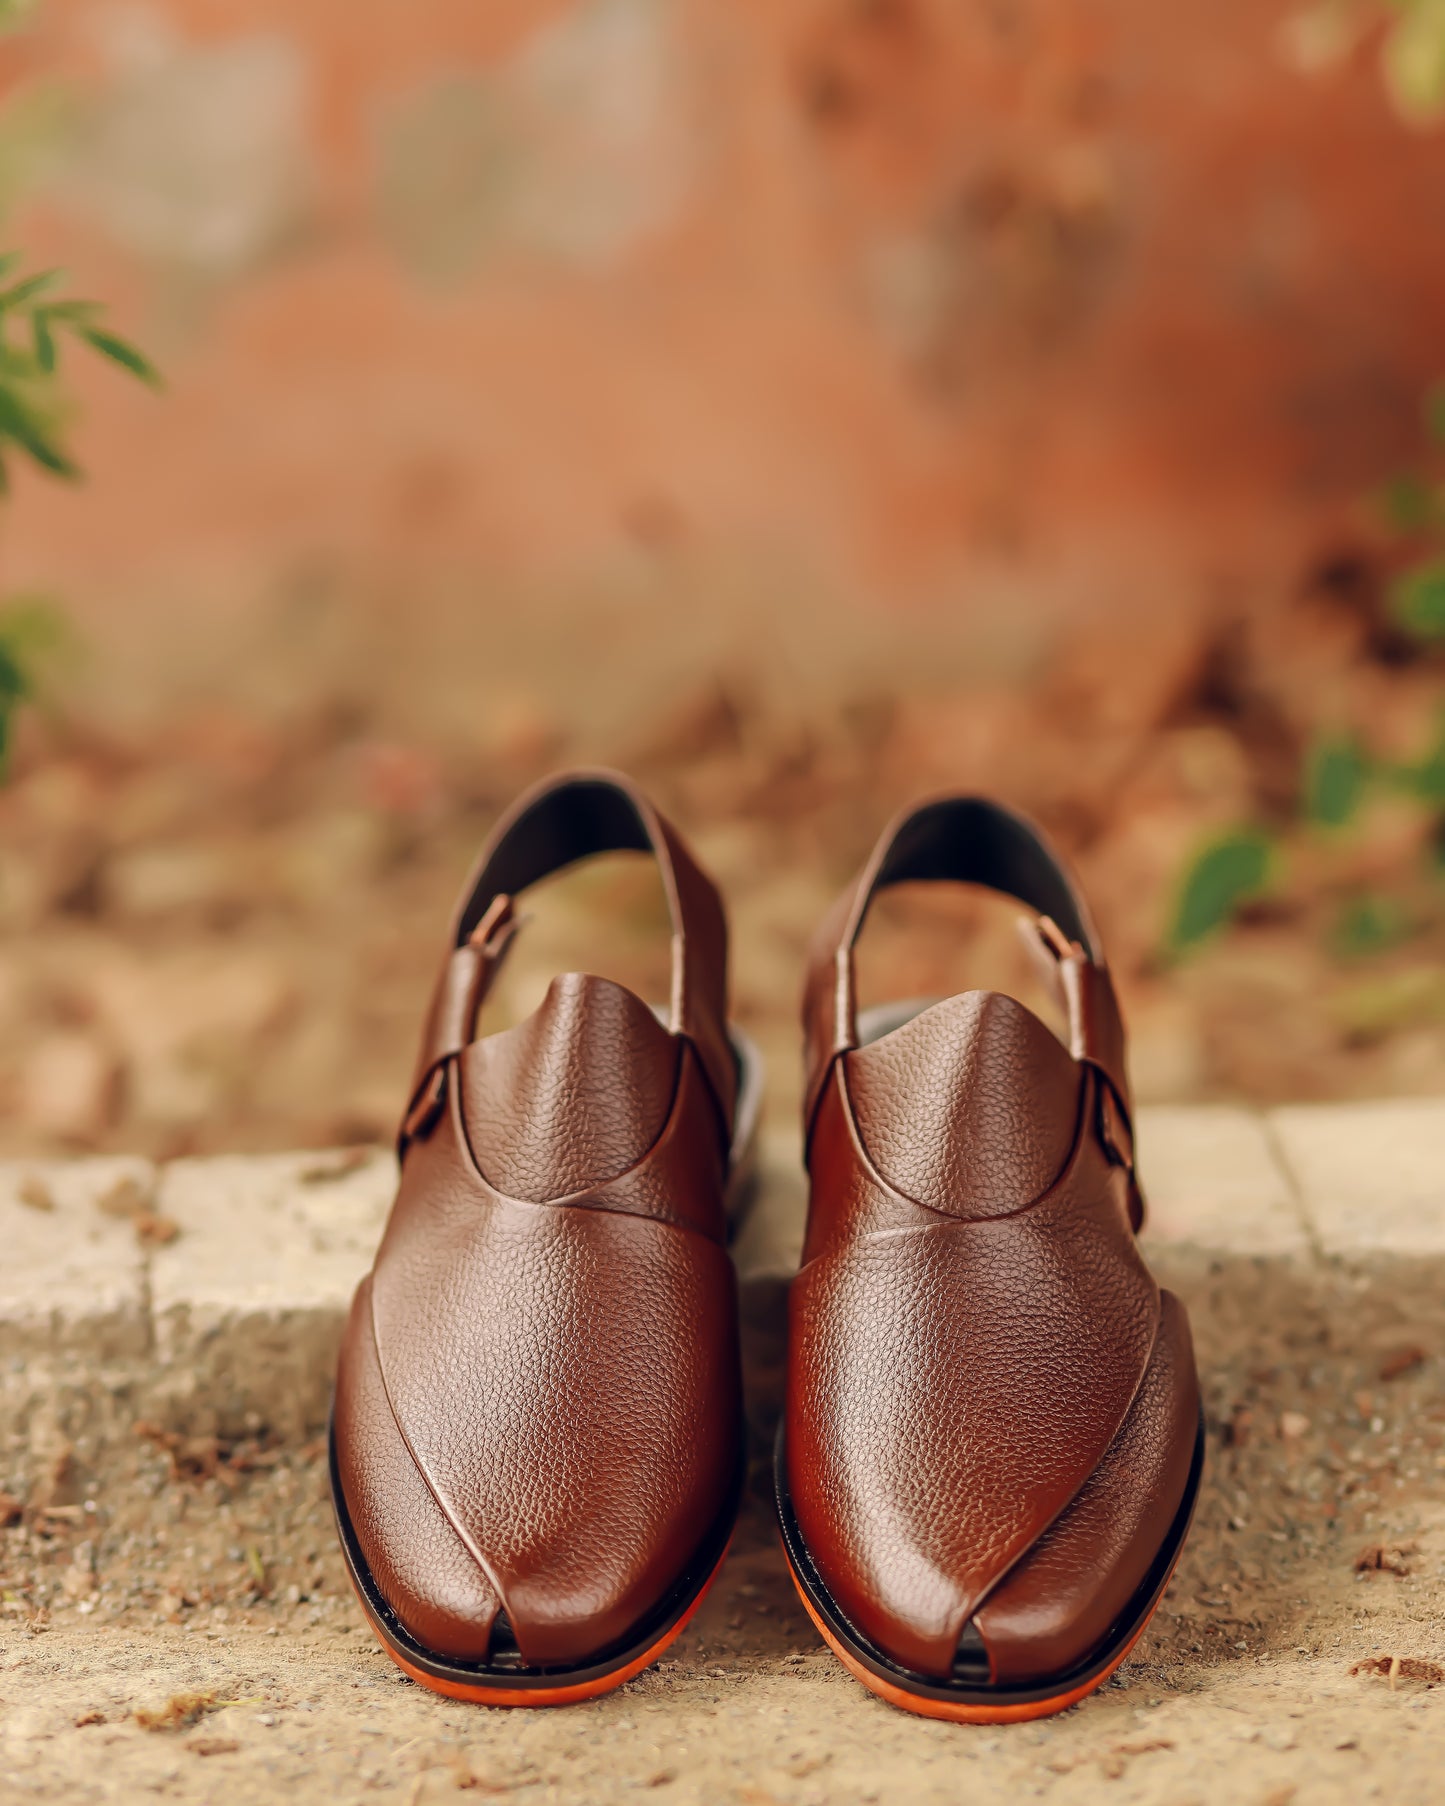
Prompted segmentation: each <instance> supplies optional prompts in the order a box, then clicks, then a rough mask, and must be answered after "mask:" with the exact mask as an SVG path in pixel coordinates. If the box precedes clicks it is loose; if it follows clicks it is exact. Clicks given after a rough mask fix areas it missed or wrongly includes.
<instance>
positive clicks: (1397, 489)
mask: <svg viewBox="0 0 1445 1806" xmlns="http://www.w3.org/2000/svg"><path fill="white" fill-rule="evenodd" d="M1380 512H1381V513H1382V514H1383V515H1384V517H1385V523H1386V525H1387V526H1389V527H1390V528H1391V529H1393V531H1394V532H1396V533H1423V532H1425V531H1426V530H1427V529H1428V528H1430V527H1435V526H1441V525H1445V505H1442V501H1441V497H1440V494H1439V491H1438V490H1437V489H1436V488H1435V487H1434V486H1433V485H1432V484H1430V483H1427V482H1426V481H1425V479H1424V478H1423V477H1422V476H1420V475H1419V474H1418V473H1417V472H1415V471H1413V470H1407V471H1403V472H1402V473H1401V474H1400V475H1399V476H1396V477H1391V478H1390V480H1389V482H1388V483H1386V484H1385V486H1384V488H1383V489H1382V490H1381V491H1380Z"/></svg>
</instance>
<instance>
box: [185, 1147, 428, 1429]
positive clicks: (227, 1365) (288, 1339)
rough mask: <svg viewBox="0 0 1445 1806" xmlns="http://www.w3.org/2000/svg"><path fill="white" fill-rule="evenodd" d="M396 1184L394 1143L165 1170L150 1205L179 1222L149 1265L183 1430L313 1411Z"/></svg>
mask: <svg viewBox="0 0 1445 1806" xmlns="http://www.w3.org/2000/svg"><path fill="white" fill-rule="evenodd" d="M395 1189H396V1162H395V1160H394V1159H393V1158H392V1157H391V1155H389V1154H375V1155H367V1156H365V1157H364V1158H363V1159H360V1160H357V1159H356V1158H355V1157H351V1156H347V1155H345V1154H319V1155H318V1154H280V1155H265V1156H259V1157H253V1158H249V1159H248V1158H245V1157H243V1156H239V1155H236V1156H230V1157H226V1158H221V1159H213V1160H181V1161H177V1162H176V1163H175V1164H174V1165H173V1166H170V1167H167V1168H166V1169H165V1170H164V1172H163V1173H162V1175H161V1181H160V1186H159V1189H158V1192H157V1202H158V1206H159V1210H160V1213H161V1215H162V1216H163V1217H164V1218H166V1219H167V1220H168V1221H170V1222H173V1223H174V1224H175V1225H176V1227H177V1229H178V1231H179V1233H178V1234H177V1236H176V1238H175V1240H174V1241H172V1242H168V1243H166V1244H164V1245H163V1246H161V1247H158V1248H157V1249H156V1251H155V1253H154V1254H153V1255H152V1257H151V1267H150V1308H151V1321H152V1325H153V1331H154V1336H155V1349H156V1356H157V1361H158V1364H159V1366H160V1369H161V1371H162V1372H163V1374H164V1376H165V1384H166V1391H167V1396H166V1399H165V1404H166V1406H167V1407H168V1409H167V1415H168V1416H170V1417H171V1418H173V1419H178V1420H182V1421H184V1422H185V1423H186V1425H187V1427H188V1428H190V1429H192V1430H200V1429H214V1428H215V1427H216V1426H217V1425H218V1424H234V1423H236V1422H242V1423H244V1422H246V1421H247V1420H248V1419H255V1420H263V1421H265V1422H267V1423H268V1424H270V1425H271V1426H272V1427H273V1428H275V1429H281V1430H295V1429H301V1428H305V1427H307V1426H314V1425H316V1424H317V1423H319V1422H320V1421H322V1420H323V1419H324V1418H325V1415H326V1411H327V1405H328V1400H329V1399H330V1396H331V1379H332V1370H333V1368H334V1366H335V1361H336V1347H337V1338H338V1336H339V1334H340V1330H341V1325H342V1322H343V1321H344V1319H345V1316H346V1311H347V1308H348V1306H349V1305H350V1303H351V1295H352V1293H353V1292H354V1291H355V1290H356V1286H357V1282H358V1281H359V1280H360V1278H361V1276H362V1275H363V1274H364V1273H365V1271H366V1269H367V1267H368V1266H369V1265H370V1263H371V1257H372V1254H373V1253H374V1252H375V1249H376V1243H377V1240H378V1238H379V1237H380V1235H381V1230H382V1226H383V1224H384V1223H385V1221H386V1213H387V1210H388V1209H389V1208H390V1205H391V1199H392V1195H393V1193H394V1191H395Z"/></svg>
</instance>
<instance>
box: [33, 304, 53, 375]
mask: <svg viewBox="0 0 1445 1806" xmlns="http://www.w3.org/2000/svg"><path fill="white" fill-rule="evenodd" d="M30 330H31V333H32V335H33V336H34V339H35V362H36V363H37V364H38V365H39V366H40V368H41V370H43V371H44V372H45V374H46V375H47V376H53V375H54V373H55V334H54V333H53V332H52V331H51V330H50V315H49V313H48V312H47V310H46V309H45V308H43V307H41V308H37V309H36V311H35V313H34V314H33V315H32V316H31V320H30Z"/></svg>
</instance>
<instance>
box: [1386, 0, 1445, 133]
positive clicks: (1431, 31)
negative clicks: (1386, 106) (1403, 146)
mask: <svg viewBox="0 0 1445 1806" xmlns="http://www.w3.org/2000/svg"><path fill="white" fill-rule="evenodd" d="M1390 11H1391V14H1392V15H1393V17H1392V22H1391V24H1390V26H1389V28H1388V31H1387V33H1386V36H1385V42H1384V46H1383V48H1382V50H1381V55H1380V65H1381V68H1382V70H1383V72H1384V77H1385V87H1386V90H1387V91H1388V93H1389V96H1390V99H1391V100H1392V101H1393V102H1394V105H1395V110H1396V112H1398V113H1399V115H1400V117H1401V118H1402V119H1404V120H1406V121H1408V123H1409V124H1411V125H1417V126H1430V125H1434V124H1435V123H1436V122H1437V121H1438V120H1440V119H1442V118H1445V0H1391V6H1390Z"/></svg>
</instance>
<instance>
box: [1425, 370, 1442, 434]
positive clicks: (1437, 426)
mask: <svg viewBox="0 0 1445 1806" xmlns="http://www.w3.org/2000/svg"><path fill="white" fill-rule="evenodd" d="M1425 431H1426V432H1427V433H1429V435H1430V437H1431V438H1432V439H1433V440H1434V441H1435V443H1436V444H1437V445H1445V382H1438V383H1434V384H1432V385H1431V387H1430V388H1429V389H1428V390H1427V391H1426V394H1425Z"/></svg>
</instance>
